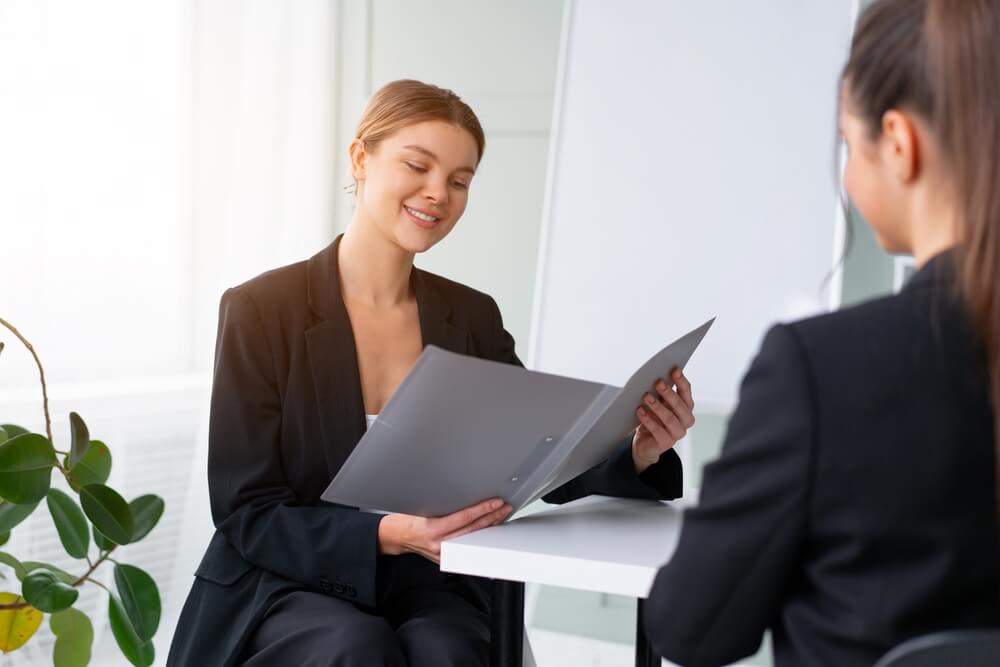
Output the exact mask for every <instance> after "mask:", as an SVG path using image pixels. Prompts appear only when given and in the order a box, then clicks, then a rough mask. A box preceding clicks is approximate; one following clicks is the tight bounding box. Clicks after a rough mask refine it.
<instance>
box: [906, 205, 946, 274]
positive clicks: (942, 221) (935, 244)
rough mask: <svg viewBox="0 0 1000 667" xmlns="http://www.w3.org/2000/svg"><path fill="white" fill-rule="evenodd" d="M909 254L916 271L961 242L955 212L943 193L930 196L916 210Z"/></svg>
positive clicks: (911, 226)
mask: <svg viewBox="0 0 1000 667" xmlns="http://www.w3.org/2000/svg"><path fill="white" fill-rule="evenodd" d="M913 211H914V214H913V218H912V224H911V225H910V246H911V248H910V250H911V253H912V255H913V260H914V262H916V265H917V267H918V268H919V267H922V266H923V265H924V264H926V263H927V261H928V260H930V259H931V258H932V257H934V256H935V255H937V254H939V253H942V252H944V251H945V250H947V249H948V248H950V247H952V246H953V245H955V244H956V243H957V242H958V227H957V225H956V218H955V208H954V206H953V205H952V202H951V200H950V198H948V197H946V196H944V195H943V194H942V193H941V192H927V193H924V194H923V196H921V197H918V198H917V200H916V201H915V203H914V206H913Z"/></svg>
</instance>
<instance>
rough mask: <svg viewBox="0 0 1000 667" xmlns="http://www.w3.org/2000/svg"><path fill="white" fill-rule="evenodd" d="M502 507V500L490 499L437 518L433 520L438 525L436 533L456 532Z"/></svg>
mask: <svg viewBox="0 0 1000 667" xmlns="http://www.w3.org/2000/svg"><path fill="white" fill-rule="evenodd" d="M502 507H503V500H502V499H500V498H490V499H489V500H484V501H483V502H481V503H478V504H476V505H472V506H471V507H466V508H465V509H463V510H459V511H457V512H454V513H453V514H448V515H446V516H443V517H439V518H438V519H436V520H435V523H437V524H439V525H436V526H435V528H436V529H437V531H436V532H439V533H450V532H451V531H453V530H457V529H458V528H461V527H462V526H467V525H468V524H470V523H472V522H473V521H476V520H477V519H479V518H480V517H482V516H485V515H487V514H489V513H490V512H495V511H496V510H498V509H500V508H502Z"/></svg>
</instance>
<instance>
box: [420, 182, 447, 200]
mask: <svg viewBox="0 0 1000 667" xmlns="http://www.w3.org/2000/svg"><path fill="white" fill-rule="evenodd" d="M424 198H425V199H427V201H429V202H432V203H435V204H445V203H447V202H448V186H447V184H446V183H441V182H438V181H436V180H435V181H429V182H428V183H427V186H426V188H425V189H424Z"/></svg>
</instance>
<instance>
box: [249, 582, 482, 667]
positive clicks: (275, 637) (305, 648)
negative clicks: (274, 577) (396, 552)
mask: <svg viewBox="0 0 1000 667" xmlns="http://www.w3.org/2000/svg"><path fill="white" fill-rule="evenodd" d="M379 612H381V613H375V612H373V611H369V610H365V609H363V608H361V607H358V606H356V605H353V604H351V603H350V602H347V601H345V600H340V599H338V598H332V597H328V596H326V595H323V594H321V593H312V592H309V591H295V592H292V593H289V594H287V595H285V596H284V597H283V598H281V599H280V600H278V601H277V602H275V603H274V604H273V605H272V606H271V608H270V609H268V611H267V614H266V615H265V617H264V620H263V621H262V622H261V624H260V625H259V626H258V627H257V629H256V630H255V631H254V633H253V635H252V636H251V637H250V640H249V643H248V646H247V648H246V650H245V651H244V654H243V663H242V664H243V665H245V666H246V667H268V666H270V665H280V666H281V667H284V666H285V665H296V666H297V667H487V666H488V664H489V642H490V622H489V617H488V616H487V615H486V614H485V613H484V612H483V611H482V610H481V609H480V608H478V607H477V606H475V605H473V604H472V603H471V602H469V601H468V600H466V599H465V598H464V597H462V596H461V595H459V594H457V593H456V592H453V591H447V590H434V589H428V588H423V587H421V588H418V589H415V590H413V591H411V592H410V594H407V595H404V596H400V597H396V599H390V600H387V601H386V603H385V604H383V605H382V608H381V609H380V610H379Z"/></svg>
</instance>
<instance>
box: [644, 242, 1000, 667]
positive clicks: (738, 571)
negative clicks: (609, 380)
mask: <svg viewBox="0 0 1000 667" xmlns="http://www.w3.org/2000/svg"><path fill="white" fill-rule="evenodd" d="M949 262H950V256H949V255H947V254H945V255H940V256H938V257H936V258H934V259H933V260H932V261H931V262H929V263H928V264H927V265H926V266H925V267H924V268H923V269H922V270H921V271H920V272H919V273H918V274H917V275H916V276H915V277H914V278H913V279H912V281H911V282H910V284H909V285H908V286H907V287H905V288H904V289H903V290H902V292H901V293H900V294H898V295H896V296H892V297H888V298H883V299H879V300H877V301H872V302H869V303H867V304H864V305H861V306H858V307H855V308H850V309H846V310H842V311H840V312H836V313H832V314H828V315H823V316H820V317H816V318H813V319H808V320H805V321H802V322H797V323H795V324H790V325H785V326H776V327H774V328H773V329H772V330H771V331H770V332H769V333H768V335H767V336H766V337H765V339H764V342H763V344H762V347H761V350H760V353H759V354H758V356H757V358H756V359H755V360H754V362H753V364H752V366H751V368H750V370H749V372H748V373H747V375H746V377H745V378H744V380H743V386H742V389H741V391H740V401H739V405H738V407H737V408H736V412H735V414H734V415H733V417H732V419H731V421H730V424H729V430H728V433H727V434H726V438H725V443H724V445H723V448H722V454H721V456H720V457H719V459H718V460H716V461H715V462H713V463H711V464H709V465H707V466H706V467H705V476H704V482H703V486H702V491H701V501H700V504H699V505H698V506H697V508H692V509H691V510H689V511H688V512H686V513H685V516H684V524H683V529H682V532H681V538H680V542H679V544H678V548H677V552H676V554H675V555H674V557H673V558H672V559H671V561H670V562H669V563H668V564H667V566H665V567H664V568H663V569H662V570H661V571H660V572H659V574H658V576H657V577H656V581H655V584H654V586H653V590H652V593H651V596H650V599H649V602H648V606H647V609H648V612H647V616H646V621H647V622H646V628H647V631H648V633H649V636H650V637H651V639H652V641H653V644H654V645H655V646H656V648H657V649H658V650H659V651H660V652H661V653H662V654H663V655H664V656H666V657H667V658H668V659H670V660H672V661H674V662H677V663H680V664H682V665H687V666H696V665H722V664H728V663H730V662H733V661H735V660H737V659H739V658H742V657H745V656H747V655H750V654H752V653H753V652H754V651H756V650H757V648H758V647H759V645H760V642H761V637H762V634H763V633H764V631H765V630H766V629H768V628H770V629H771V630H772V633H773V644H774V657H775V663H776V664H777V665H836V666H837V667H850V666H851V665H865V666H866V667H868V666H870V665H872V664H873V663H874V662H875V661H876V660H877V659H878V658H879V657H880V656H881V655H882V654H884V653H885V652H886V651H888V650H889V649H890V648H892V647H893V646H894V645H896V644H898V643H899V642H901V641H903V640H905V639H908V638H910V637H913V636H916V635H920V634H923V633H927V632H931V631H936V630H944V629H949V628H962V627H973V626H996V625H1000V546H998V530H997V520H998V517H997V493H996V479H995V477H996V475H995V472H994V471H995V469H996V466H995V454H994V433H995V432H994V428H993V426H994V424H993V414H992V408H991V404H990V398H989V383H988V375H987V372H986V367H985V355H984V351H983V349H982V347H981V345H980V344H979V343H978V342H977V338H976V337H975V336H974V335H973V333H972V330H971V328H970V325H969V321H968V318H967V317H966V315H965V313H964V311H963V310H962V308H961V306H960V304H959V302H958V300H957V298H956V297H955V294H954V289H953V281H952V279H951V271H950V270H949Z"/></svg>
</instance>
